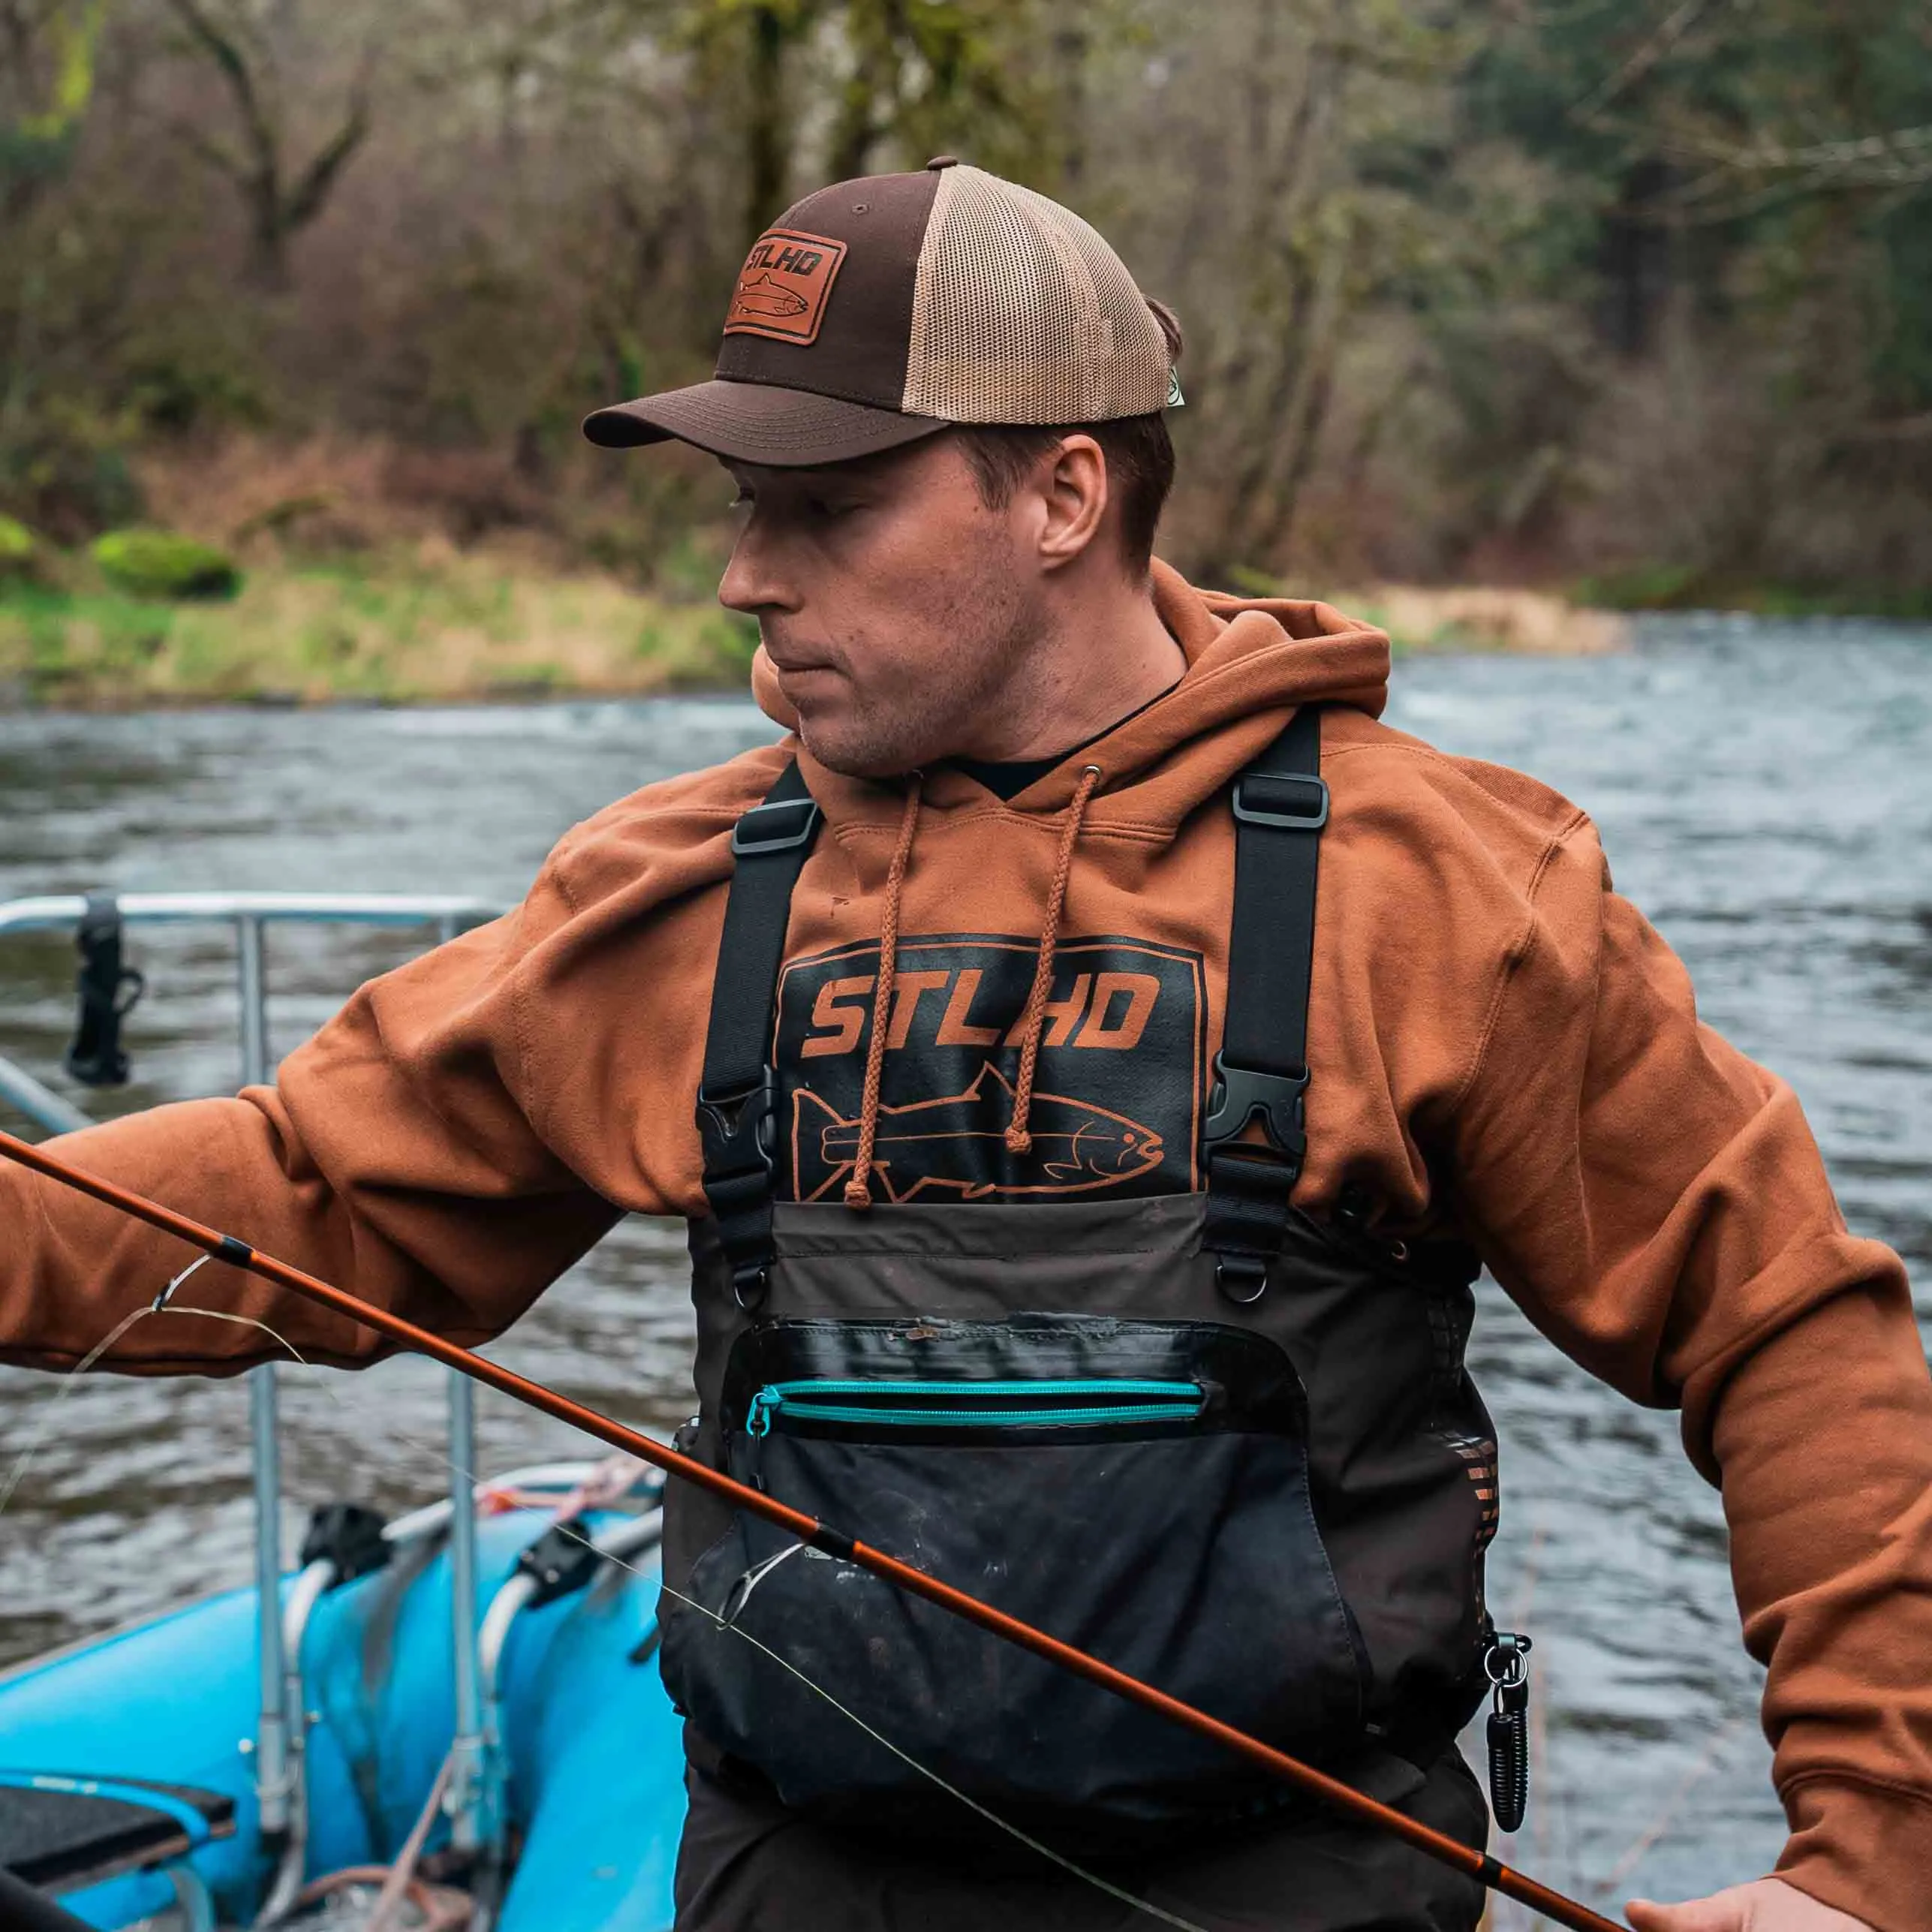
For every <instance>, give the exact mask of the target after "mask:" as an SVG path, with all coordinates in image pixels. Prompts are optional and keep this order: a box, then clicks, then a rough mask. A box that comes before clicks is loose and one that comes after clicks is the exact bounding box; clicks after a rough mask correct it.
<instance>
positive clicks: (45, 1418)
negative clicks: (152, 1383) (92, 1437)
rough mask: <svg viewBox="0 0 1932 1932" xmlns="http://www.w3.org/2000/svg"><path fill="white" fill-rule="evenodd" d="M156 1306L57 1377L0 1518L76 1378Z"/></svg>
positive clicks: (0, 1504) (11, 1477)
mask: <svg viewBox="0 0 1932 1932" xmlns="http://www.w3.org/2000/svg"><path fill="white" fill-rule="evenodd" d="M202 1259H203V1260H206V1259H207V1257H206V1256H205V1255H204V1256H203V1257H202ZM160 1305H161V1304H160V1303H159V1302H143V1303H142V1304H141V1305H140V1307H139V1308H137V1309H135V1310H134V1311H133V1313H132V1314H127V1315H124V1316H122V1318H121V1320H119V1321H118V1322H117V1323H115V1325H114V1326H113V1328H111V1329H109V1330H108V1332H107V1334H106V1335H104V1337H103V1338H101V1341H98V1342H97V1343H96V1344H95V1345H94V1347H92V1348H91V1349H89V1350H88V1351H87V1353H86V1354H85V1355H83V1356H82V1357H81V1358H80V1360H79V1361H78V1362H76V1363H75V1364H74V1366H73V1367H72V1368H70V1369H69V1370H68V1371H67V1373H66V1374H65V1375H63V1376H62V1377H61V1379H60V1386H59V1387H58V1388H57V1389H55V1391H54V1392H53V1395H52V1396H51V1397H50V1398H49V1399H48V1401H47V1405H46V1407H45V1408H44V1410H43V1411H42V1413H41V1418H40V1422H39V1425H38V1427H37V1428H35V1431H34V1433H33V1434H32V1436H30V1437H29V1438H28V1441H27V1446H26V1448H25V1449H23V1450H22V1451H21V1452H20V1455H19V1456H18V1457H17V1458H16V1459H15V1461H14V1467H13V1468H12V1470H11V1471H10V1472H9V1473H8V1477H7V1481H6V1483H5V1486H4V1487H0V1516H4V1515H5V1514H6V1513H7V1506H8V1503H11V1502H12V1501H13V1500H14V1491H15V1490H17V1488H20V1479H21V1478H22V1477H23V1476H25V1475H26V1473H27V1470H28V1467H29V1464H32V1461H33V1459H34V1458H35V1456H37V1455H39V1454H40V1452H41V1450H42V1449H44V1448H45V1447H46V1446H47V1432H48V1431H49V1430H50V1429H51V1428H53V1425H54V1418H55V1417H56V1416H57V1415H59V1413H60V1405H61V1404H62V1403H63V1402H65V1401H66V1400H67V1398H68V1396H69V1395H71V1394H72V1393H73V1392H74V1382H75V1380H76V1378H77V1377H80V1376H83V1375H85V1374H86V1373H87V1371H89V1369H90V1368H92V1367H93V1366H94V1365H95V1363H96V1362H98V1361H99V1360H100V1359H101V1357H102V1356H104V1355H105V1354H106V1353H107V1351H108V1350H110V1348H112V1347H113V1346H114V1344H116V1342H117V1341H119V1340H120V1339H121V1338H122V1336H123V1335H125V1334H126V1333H127V1332H128V1330H129V1329H131V1328H132V1327H133V1326H134V1324H135V1323H137V1322H138V1321H140V1320H142V1319H143V1317H146V1316H148V1315H152V1314H153V1313H154V1312H155V1310H156V1309H157V1308H159V1307H160Z"/></svg>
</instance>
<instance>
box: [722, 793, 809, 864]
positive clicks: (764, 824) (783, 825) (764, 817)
mask: <svg viewBox="0 0 1932 1932" xmlns="http://www.w3.org/2000/svg"><path fill="white" fill-rule="evenodd" d="M822 816H823V814H821V813H820V811H819V808H818V801H817V799H811V798H805V799H766V801H765V802H764V803H763V805H754V806H753V807H752V808H751V810H750V811H748V812H745V813H743V814H741V815H740V817H739V820H738V823H736V825H734V826H733V827H732V828H731V856H733V858H734V859H757V858H762V857H763V856H764V855H765V854H766V853H768V852H792V851H796V850H797V848H798V847H800V846H801V845H809V844H811V842H812V841H813V839H814V838H816V837H817V835H818V822H819V820H820V817H822Z"/></svg>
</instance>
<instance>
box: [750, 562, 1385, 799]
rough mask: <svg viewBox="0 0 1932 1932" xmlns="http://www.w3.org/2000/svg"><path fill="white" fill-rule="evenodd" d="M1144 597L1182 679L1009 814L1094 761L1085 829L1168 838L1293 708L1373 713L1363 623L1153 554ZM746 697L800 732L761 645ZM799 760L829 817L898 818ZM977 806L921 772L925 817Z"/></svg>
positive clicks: (953, 782) (1372, 669) (1372, 652)
mask: <svg viewBox="0 0 1932 1932" xmlns="http://www.w3.org/2000/svg"><path fill="white" fill-rule="evenodd" d="M1153 591H1154V608H1155V609H1157V611H1158V612H1160V618H1161V621H1162V622H1163V623H1164V624H1166V627H1167V628H1168V630H1169V631H1170V632H1172V633H1173V636H1174V637H1175V640H1176V641H1177V642H1178V643H1179V645H1180V646H1181V650H1182V652H1183V653H1184V655H1185V656H1186V658H1187V670H1186V672H1185V673H1184V675H1183V676H1182V678H1181V682H1179V683H1178V685H1175V687H1174V688H1173V689H1172V691H1169V692H1168V693H1167V694H1166V696H1165V697H1162V698H1160V699H1158V700H1156V701H1155V702H1154V703H1153V704H1151V705H1150V706H1148V708H1147V709H1145V711H1142V712H1138V713H1136V715H1135V716H1133V718H1130V719H1128V720H1127V721H1126V722H1125V723H1124V724H1121V726H1120V727H1118V729H1117V730H1113V731H1111V732H1109V733H1107V734H1106V736H1104V737H1102V738H1100V739H1097V740H1096V741H1095V742H1094V743H1092V744H1091V745H1083V746H1082V748H1081V749H1080V751H1079V756H1078V757H1077V758H1070V759H1068V760H1067V762H1066V763H1064V764H1063V765H1061V766H1059V767H1058V768H1056V769H1055V770H1053V771H1051V772H1048V773H1046V775H1045V776H1043V778H1040V779H1038V780H1037V781H1035V782H1034V784H1031V785H1030V786H1028V787H1027V789H1026V790H1025V791H1023V792H1021V793H1019V794H1018V795H1017V796H1016V797H1015V798H1013V799H1012V800H1010V804H1011V805H1012V806H1013V808H1014V809H1015V810H1016V811H1034V810H1040V811H1060V810H1062V809H1064V808H1065V806H1066V805H1067V804H1068V803H1069V802H1070V801H1071V799H1072V798H1073V793H1074V792H1075V790H1076V788H1077V787H1078V786H1079V783H1080V778H1081V775H1082V772H1083V770H1084V769H1085V767H1086V766H1089V765H1097V766H1099V767H1100V770H1101V773H1102V776H1101V778H1100V782H1099V784H1098V786H1097V788H1096V792H1095V796H1094V802H1093V805H1092V808H1091V814H1090V817H1091V823H1094V825H1095V826H1100V825H1103V824H1105V823H1107V822H1108V821H1109V820H1115V819H1121V818H1127V819H1130V820H1133V821H1134V822H1135V823H1139V824H1140V825H1142V826H1149V825H1151V826H1160V827H1164V828H1166V829H1168V830H1169V831H1171V830H1172V828H1173V827H1174V826H1177V825H1178V823H1180V821H1181V819H1182V818H1184V817H1186V815H1187V814H1188V813H1189V812H1190V811H1193V809H1194V808H1195V807H1196V805H1199V804H1200V803H1202V801H1203V800H1205V799H1207V798H1208V797H1210V796H1212V795H1213V794H1214V793H1215V792H1217V790H1220V787H1223V785H1225V784H1228V783H1229V781H1231V780H1232V778H1233V777H1234V775H1235V773H1236V772H1238V771H1239V770H1240V769H1241V767H1242V766H1244V764H1246V763H1247V761H1248V760H1250V758H1252V757H1254V756H1255V755H1256V754H1258V753H1259V751H1261V750H1262V748H1264V747H1265V745H1268V743H1269V742H1271V740H1272V739H1274V736H1276V735H1277V733H1279V732H1280V730H1281V727H1282V726H1283V724H1284V723H1285V722H1286V718H1287V716H1288V714H1289V713H1290V712H1292V711H1293V710H1294V709H1295V708H1296V706H1299V705H1303V704H1308V703H1329V704H1344V705H1349V706H1353V707H1354V708H1355V709H1357V710H1359V711H1362V712H1366V713H1368V715H1369V716H1371V718H1377V717H1380V715H1381V713H1382V709H1383V706H1384V704H1385V703H1386V702H1387V700H1388V696H1389V639H1388V637H1387V636H1386V633H1383V632H1382V631H1380V630H1377V629H1375V628H1374V626H1373V625H1371V624H1364V623H1362V622H1359V621H1357V620H1356V619H1355V618H1351V617H1347V616H1345V615H1343V613H1342V612H1340V611H1338V610H1337V609H1334V608H1333V607H1332V606H1330V605H1329V604H1326V603H1314V602H1311V601H1309V600H1305V599H1301V598H1296V597H1233V596H1229V595H1227V594H1224V593H1222V592H1220V591H1199V590H1196V588H1194V586H1193V585H1191V584H1190V583H1189V582H1187V579H1185V578H1184V577H1183V576H1181V574H1180V573H1179V572H1178V570H1173V569H1172V568H1171V567H1169V565H1167V564H1163V563H1162V562H1161V561H1160V560H1159V559H1158V558H1157V559H1156V560H1155V561H1154V567H1153ZM751 689H752V694H753V696H754V697H756V699H757V701H758V703H759V705H760V707H761V708H762V709H763V711H764V712H765V713H766V716H767V717H769V718H771V719H772V721H774V722H775V723H776V724H781V725H782V726H784V727H785V728H786V729H787V730H793V731H795V730H796V729H797V725H798V715H797V713H796V712H795V711H793V709H792V707H791V706H790V705H789V704H788V703H787V702H786V700H785V697H784V694H783V693H782V691H781V690H780V689H779V686H778V676H777V673H775V671H774V670H773V669H772V665H771V662H770V661H769V659H768V658H766V655H765V652H764V649H763V646H760V649H759V650H758V652H757V655H756V656H755V657H754V658H753V660H752V664H751ZM799 762H800V763H801V765H802V767H803V768H804V770H805V776H806V778H807V780H808V783H809V784H810V785H811V790H812V793H813V796H814V797H816V798H817V799H818V800H819V802H820V805H822V806H823V808H824V809H825V811H826V813H827V814H828V815H829V816H830V817H833V818H838V817H847V816H860V817H871V816H876V815H877V814H880V813H881V812H888V811H893V810H894V809H895V807H894V805H893V804H892V800H893V799H895V798H896V796H898V792H899V790H900V787H899V785H898V784H879V783H876V782H874V781H870V780H866V779H859V778H846V777H844V776H843V775H841V774H839V773H838V772H829V771H827V770H826V769H825V768H824V767H823V766H821V765H820V764H819V763H818V762H817V760H815V759H814V758H813V757H811V754H809V753H808V752H806V751H803V750H802V748H801V749H800V750H799ZM924 802H925V805H926V806H927V807H928V808H931V809H933V810H936V811H946V809H948V808H949V807H953V806H958V805H974V806H983V805H985V803H986V793H985V792H984V791H983V790H982V789H981V788H980V787H979V786H978V785H977V784H975V783H974V781H972V780H971V778H968V777H967V776H966V775H964V773H963V772H955V771H953V770H952V769H949V768H947V767H943V766H942V767H940V769H937V770H935V771H934V772H930V773H928V775H927V776H926V779H925V793H924Z"/></svg>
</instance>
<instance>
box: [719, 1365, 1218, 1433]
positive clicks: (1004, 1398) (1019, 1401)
mask: <svg viewBox="0 0 1932 1932" xmlns="http://www.w3.org/2000/svg"><path fill="white" fill-rule="evenodd" d="M1207 1406H1208V1388H1207V1386H1205V1384H1203V1383H1199V1382H1196V1381H1154V1380H1146V1379H1136V1378H1135V1377H1130V1376H1121V1377H1115V1378H1112V1379H1109V1378H1106V1377H1095V1376H1063V1377H1055V1376H1042V1377H1037V1378H1035V1379H1034V1380H984V1381H959V1380H952V1381H923V1380H910V1379H909V1380H904V1381H897V1380H895V1381H857V1380H838V1379H836V1378H834V1377H822V1378H821V1377H808V1378H807V1379H805V1380H795V1381H789V1382H768V1383H766V1384H765V1385H764V1386H763V1388H761V1389H759V1390H758V1391H757V1393H756V1394H755V1395H753V1397H752V1398H751V1401H750V1403H749V1404H748V1406H747V1409H746V1413H745V1434H746V1435H747V1436H748V1437H750V1438H751V1440H753V1441H754V1443H755V1442H757V1441H760V1440H762V1439H763V1437H766V1436H768V1435H769V1434H771V1432H772V1430H773V1429H774V1428H781V1429H784V1428H791V1429H804V1430H806V1431H813V1430H817V1431H820V1432H823V1433H827V1434H832V1433H840V1432H844V1433H850V1432H857V1433H859V1434H865V1433H866V1432H868V1431H871V1430H874V1429H887V1430H893V1431H897V1430H901V1429H911V1430H917V1431H922V1432H924V1433H925V1434H927V1435H929V1436H930V1437H931V1438H932V1439H933V1440H935V1441H943V1440H946V1439H947V1438H948V1437H957V1438H958V1440H961V1441H966V1440H976V1439H977V1440H999V1439H1000V1437H1001V1436H1006V1437H1014V1436H1016V1435H1019V1434H1028V1433H1030V1432H1031V1431H1053V1432H1057V1433H1061V1434H1067V1433H1070V1432H1073V1431H1085V1432H1088V1433H1089V1434H1091V1432H1092V1431H1096V1430H1108V1429H1133V1430H1139V1429H1144V1428H1147V1427H1148V1426H1149V1425H1154V1424H1157V1423H1188V1422H1198V1421H1199V1419H1200V1418H1201V1416H1202V1414H1203V1413H1204V1412H1205V1410H1206V1408H1207Z"/></svg>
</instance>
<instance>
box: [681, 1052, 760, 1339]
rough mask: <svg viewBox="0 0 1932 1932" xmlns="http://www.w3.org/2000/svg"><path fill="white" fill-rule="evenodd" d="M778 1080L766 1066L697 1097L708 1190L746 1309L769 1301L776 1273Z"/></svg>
mask: <svg viewBox="0 0 1932 1932" xmlns="http://www.w3.org/2000/svg"><path fill="white" fill-rule="evenodd" d="M697 1120H698V1137H699V1139H700V1140H701V1141H702V1142H703V1144H704V1191H705V1195H706V1199H708V1200H709V1202H710V1203H711V1208H712V1213H713V1214H715V1215H716V1216H717V1217H718V1224H719V1226H720V1229H721V1231H722V1232H723V1233H724V1237H725V1252H726V1253H727V1256H729V1257H730V1262H731V1289H732V1293H733V1294H734V1295H735V1296H736V1297H737V1298H738V1305H739V1307H740V1308H745V1309H751V1308H756V1307H757V1305H758V1304H759V1303H760V1302H762V1301H763V1299H765V1287H766V1280H767V1278H768V1277H769V1273H770V1270H771V1262H772V1244H771V1234H770V1226H771V1199H772V1149H773V1147H774V1145H775V1143H776V1140H777V1133H776V1127H777V1123H778V1076H776V1075H775V1073H773V1072H772V1070H771V1068H770V1067H766V1068H765V1069H763V1071H762V1072H761V1073H760V1075H759V1076H758V1078H757V1079H756V1080H754V1081H753V1082H751V1084H750V1085H748V1086H743V1087H739V1088H734V1089H733V1091H730V1092H728V1093H720V1092H715V1091H705V1090H703V1089H700V1091H699V1094H698V1104H697Z"/></svg>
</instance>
